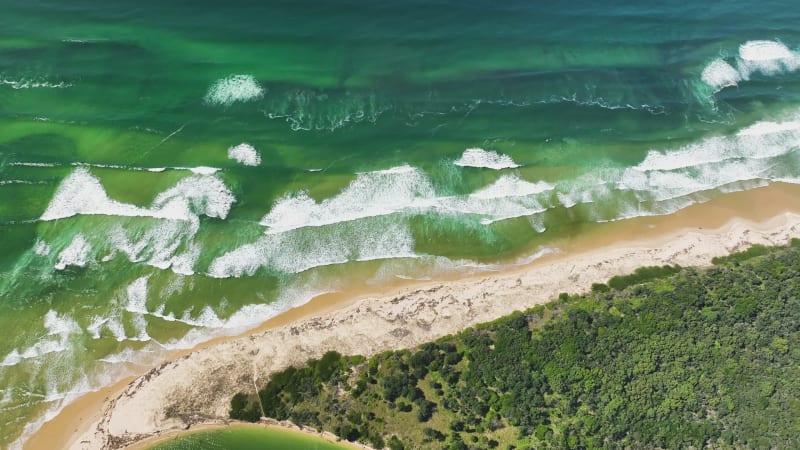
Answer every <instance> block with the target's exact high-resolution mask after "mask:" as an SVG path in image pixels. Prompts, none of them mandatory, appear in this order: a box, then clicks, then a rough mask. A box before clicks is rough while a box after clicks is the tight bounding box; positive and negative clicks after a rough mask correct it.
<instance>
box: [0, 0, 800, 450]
mask: <svg viewBox="0 0 800 450" xmlns="http://www.w3.org/2000/svg"><path fill="white" fill-rule="evenodd" d="M112 3H113V4H111V5H105V4H104V5H102V6H98V4H97V2H89V1H85V0H83V1H82V0H76V1H70V2H67V3H65V2H55V1H31V0H26V1H21V0H6V1H4V2H2V5H3V8H2V15H0V232H2V236H3V239H2V241H0V329H2V330H3V331H2V333H3V334H2V339H0V430H2V432H0V447H5V446H9V445H11V443H12V442H15V444H14V446H16V445H18V444H19V442H20V441H19V439H20V438H21V437H24V436H25V435H26V434H27V433H29V432H31V431H32V430H34V429H36V427H38V426H39V425H40V424H41V422H42V421H43V420H45V419H47V418H48V417H51V416H52V415H53V414H54V413H55V412H56V411H58V409H59V408H60V407H62V406H63V405H64V404H65V403H67V402H69V401H70V400H72V399H74V398H75V396H77V395H80V394H81V393H83V392H86V391H89V390H92V389H95V388H97V387H98V386H101V385H103V384H106V383H108V382H110V381H113V380H115V379H118V378H119V377H121V376H123V375H124V374H127V373H131V371H132V370H140V369H141V368H142V367H146V366H147V365H149V364H151V363H153V362H155V361H158V360H159V358H161V357H162V356H163V355H164V353H165V352H166V351H168V350H170V349H178V348H189V347H191V346H193V345H195V344H197V343H199V342H202V341H203V340H205V339H208V338H209V337H210V336H214V335H221V334H235V333H237V332H241V331H243V330H245V329H247V328H248V327H252V326H254V325H256V324H258V323H260V322H262V321H263V320H265V319H266V318H268V317H270V316H272V315H274V314H276V313H278V312H280V311H282V310H284V309H286V308H288V307H289V306H291V305H296V304H299V303H302V302H305V301H307V300H308V299H310V298H311V297H313V296H315V295H319V294H321V293H326V292H334V291H341V290H344V289H347V288H348V286H352V285H353V284H356V285H359V286H378V285H381V284H385V283H389V282H392V281H393V280H398V279H428V278H430V277H436V276H437V275H441V274H452V273H461V272H464V271H475V270H483V269H488V268H491V267H493V266H492V265H493V264H496V263H498V262H501V263H508V262H514V261H517V260H527V259H530V257H532V255H534V256H535V255H536V254H539V253H540V252H542V251H548V249H550V248H551V247H553V246H557V242H559V240H560V239H562V238H564V237H565V236H572V235H574V234H575V233H578V232H580V230H585V229H586V227H587V226H592V224H595V223H599V222H605V221H612V220H622V219H625V218H630V217H637V216H642V215H654V214H669V213H672V212H674V211H676V210H678V209H680V208H683V207H685V206H688V205H690V204H693V203H697V202H702V201H706V200H708V199H710V198H713V197H714V196H717V195H721V194H722V193H725V192H732V191H738V190H745V189H751V188H754V187H757V186H762V185H765V184H768V183H770V182H773V181H778V180H780V181H786V182H791V183H797V182H798V180H799V179H800V178H798V175H800V158H799V157H798V154H797V152H796V151H795V150H796V149H797V148H798V146H800V145H799V144H800V109H799V107H800V70H798V69H800V31H798V29H797V26H796V24H797V23H798V20H800V9H798V8H796V6H795V5H794V4H793V3H790V2H786V1H772V2H758V3H755V2H742V1H732V2H731V1H729V2H718V3H714V4H704V5H693V4H687V2H677V1H659V2H647V3H649V5H648V4H641V3H639V4H625V3H622V2H577V3H576V2H572V3H570V4H565V5H563V6H554V5H551V4H548V5H546V6H544V5H541V6H538V5H535V4H531V3H535V2H517V1H510V2H505V3H503V4H502V5H495V4H494V3H493V2H475V1H470V2H453V1H445V0H438V1H425V2H419V1H411V0H404V1H395V2H371V3H367V2H350V1H343V0H337V1H329V2H311V1H292V2H288V1H286V2H269V4H263V3H265V2H260V3H259V2H245V1H238V0H232V1H229V2H222V3H220V2H183V1H175V2H164V1H159V2H154V1H150V0H138V1H136V2H132V1H117V2H112ZM631 3H633V2H631Z"/></svg>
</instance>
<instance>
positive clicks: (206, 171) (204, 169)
mask: <svg viewBox="0 0 800 450" xmlns="http://www.w3.org/2000/svg"><path fill="white" fill-rule="evenodd" d="M174 169H181V170H189V171H191V172H192V173H196V174H198V175H214V174H215V173H217V172H219V168H218V167H208V166H197V167H174Z"/></svg>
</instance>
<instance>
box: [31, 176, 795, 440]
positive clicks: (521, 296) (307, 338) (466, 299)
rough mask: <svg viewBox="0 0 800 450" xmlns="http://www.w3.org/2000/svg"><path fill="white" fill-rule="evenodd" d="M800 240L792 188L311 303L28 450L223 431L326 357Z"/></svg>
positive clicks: (167, 366)
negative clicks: (212, 428) (233, 407)
mask: <svg viewBox="0 0 800 450" xmlns="http://www.w3.org/2000/svg"><path fill="white" fill-rule="evenodd" d="M793 237H800V187H798V186H794V185H785V184H775V185H771V186H768V187H765V188H759V189H755V190H752V191H747V192H740V193H734V194H728V195H725V196H723V197H720V198H718V199H715V200H713V201H710V202H708V203H705V204H700V205H695V206H692V207H689V208H686V209H684V210H682V211H680V212H678V213H676V214H672V215H669V216H663V217H649V218H648V217H646V218H638V219H631V220H627V221H621V222H615V223H607V224H603V225H600V226H594V227H592V228H591V229H589V230H588V231H587V232H585V233H581V234H580V235H577V236H576V237H574V238H572V239H570V240H568V241H564V242H561V243H556V246H558V247H559V250H560V252H559V253H557V254H553V255H547V256H545V257H542V258H540V259H538V260H536V261H534V262H532V263H529V264H526V265H509V266H507V267H506V268H505V269H504V270H502V271H498V272H492V273H482V274H479V275H477V276H472V277H469V278H465V279H459V280H444V281H443V280H436V281H431V282H426V283H423V284H414V285H412V286H409V285H402V286H389V287H386V288H385V289H384V290H383V291H382V292H353V293H343V294H337V295H335V296H326V297H322V298H317V299H315V300H313V301H311V302H309V303H307V304H306V305H303V306H302V307H299V308H295V309H293V310H290V311H288V312H286V313H284V314H282V315H280V316H278V317H276V318H274V319H272V320H270V321H267V322H266V323H265V324H263V325H262V326H261V327H259V328H258V329H256V330H253V331H251V332H250V333H248V334H247V335H244V336H239V337H236V338H221V339H216V340H213V341H210V342H208V343H206V344H203V345H202V346H200V347H199V348H196V349H194V350H192V351H190V352H183V353H181V354H174V355H171V358H170V359H169V361H166V362H164V363H163V364H161V365H159V366H158V367H155V368H152V369H151V370H150V371H148V372H147V373H144V374H141V375H140V376H138V377H131V378H128V379H125V380H122V381H121V382H119V383H117V384H115V385H113V386H108V387H106V388H104V389H103V390H101V391H98V392H94V393H91V394H88V395H86V396H84V397H81V398H79V399H78V400H77V401H75V402H74V403H72V404H70V405H69V406H67V407H66V408H65V409H64V410H63V411H62V412H61V413H60V414H59V415H58V416H56V417H55V418H54V419H53V420H51V421H49V422H48V423H46V424H45V425H44V426H43V427H42V428H41V429H40V430H39V431H38V432H37V433H36V434H34V435H33V436H32V437H31V438H30V439H29V440H28V441H27V442H26V444H25V448H26V449H43V448H70V449H81V450H90V449H112V448H123V447H125V446H128V445H131V444H134V443H136V442H139V441H141V440H143V439H145V438H152V437H153V436H163V435H165V434H169V435H170V436H171V435H172V433H174V432H176V431H178V430H185V429H188V428H190V427H191V428H196V427H197V426H199V425H202V424H219V423H221V422H222V423H224V422H225V418H226V417H227V412H228V406H229V401H230V398H231V396H233V395H234V394H235V393H236V392H238V391H254V390H256V389H258V388H259V387H261V386H263V385H264V384H265V383H266V381H267V380H268V378H269V376H270V374H271V373H273V372H274V371H276V370H280V369H282V368H285V367H287V366H289V365H294V364H301V363H303V362H304V361H306V360H307V359H309V358H312V357H319V356H321V355H322V354H323V353H324V352H326V351H328V350H337V351H339V352H341V353H343V354H361V355H365V356H369V355H372V354H375V353H378V352H381V351H385V350H390V349H399V348H405V347H413V346H415V345H418V344H420V343H422V342H425V341H429V340H432V339H436V338H438V337H441V336H444V335H447V334H452V333H455V332H458V331H460V330H462V329H464V328H467V327H469V326H471V325H474V324H477V323H481V322H486V321H490V320H493V319H496V318H498V317H500V316H503V315H506V314H509V313H511V312H513V311H515V310H523V309H526V308H529V307H532V306H535V305H537V304H541V303H545V302H547V301H550V300H552V299H553V298H555V297H557V296H558V294H559V293H561V292H570V293H577V292H583V291H586V290H587V289H588V288H589V287H590V286H591V284H592V283H595V282H605V281H606V280H608V278H610V277H611V276H614V275H618V274H624V273H629V272H632V271H633V270H634V269H636V268H637V267H640V266H647V265H663V264H680V265H682V266H701V265H707V264H709V262H710V260H711V259H712V258H713V257H715V256H721V255H725V254H728V253H731V252H736V251H739V250H743V249H745V248H747V247H749V246H750V245H752V244H757V243H758V244H769V245H783V244H786V243H787V242H788V241H789V239H791V238H793Z"/></svg>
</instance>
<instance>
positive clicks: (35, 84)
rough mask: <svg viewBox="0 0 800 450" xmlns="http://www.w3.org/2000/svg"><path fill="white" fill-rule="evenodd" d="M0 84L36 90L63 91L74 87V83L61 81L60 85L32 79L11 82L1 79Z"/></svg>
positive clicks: (13, 87)
mask: <svg viewBox="0 0 800 450" xmlns="http://www.w3.org/2000/svg"><path fill="white" fill-rule="evenodd" d="M0 84H5V85H7V86H11V88H12V89H36V88H48V89H63V88H68V87H70V86H72V83H67V82H64V81H61V82H59V83H51V82H48V81H41V80H32V79H21V80H9V79H5V78H1V79H0Z"/></svg>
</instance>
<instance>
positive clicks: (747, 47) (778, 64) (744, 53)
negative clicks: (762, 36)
mask: <svg viewBox="0 0 800 450" xmlns="http://www.w3.org/2000/svg"><path fill="white" fill-rule="evenodd" d="M798 68H800V53H798V52H796V51H793V50H791V49H789V48H788V47H787V46H786V45H785V44H783V43H781V42H777V41H765V40H757V41H748V42H745V43H744V44H742V45H740V46H739V54H738V57H737V58H736V68H734V67H733V66H732V65H731V64H729V63H727V62H726V61H724V60H722V59H716V60H714V61H712V62H711V63H709V64H708V65H707V66H706V67H705V68H704V69H703V73H702V75H701V78H702V80H703V82H704V83H706V84H708V85H709V86H711V87H713V88H714V90H715V91H720V90H722V89H725V88H726V87H730V86H736V85H738V84H739V83H740V82H742V81H746V80H749V79H750V78H751V76H752V75H753V74H755V73H760V74H762V75H766V76H775V75H780V74H783V73H786V72H793V71H795V70H797V69H798Z"/></svg>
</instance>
